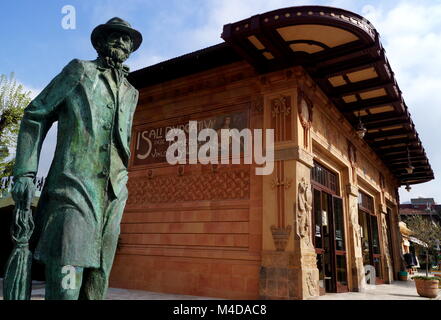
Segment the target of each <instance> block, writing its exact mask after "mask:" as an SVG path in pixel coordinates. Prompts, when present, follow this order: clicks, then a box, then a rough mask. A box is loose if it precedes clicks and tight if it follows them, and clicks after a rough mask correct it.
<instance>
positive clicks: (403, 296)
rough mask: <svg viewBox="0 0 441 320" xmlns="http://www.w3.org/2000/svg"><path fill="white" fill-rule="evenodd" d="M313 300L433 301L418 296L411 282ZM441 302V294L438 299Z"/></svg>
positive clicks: (379, 286)
mask: <svg viewBox="0 0 441 320" xmlns="http://www.w3.org/2000/svg"><path fill="white" fill-rule="evenodd" d="M311 300H432V299H429V298H423V297H420V296H419V295H418V293H417V292H416V288H415V283H414V282H413V281H412V280H409V281H395V282H394V283H393V284H382V285H377V286H375V287H374V288H369V289H367V290H366V292H364V293H361V292H347V293H327V294H326V295H324V296H321V297H318V298H314V299H311ZM433 300H441V294H440V295H438V297H437V298H436V299H433Z"/></svg>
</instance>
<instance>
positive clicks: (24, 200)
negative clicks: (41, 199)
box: [11, 177, 35, 210]
mask: <svg viewBox="0 0 441 320" xmlns="http://www.w3.org/2000/svg"><path fill="white" fill-rule="evenodd" d="M34 193H35V184H34V179H33V178H32V177H18V178H17V179H15V180H14V186H13V187H12V190H11V194H12V199H14V202H15V205H16V206H18V208H19V209H22V210H25V209H29V208H30V207H31V202H32V198H33V196H34Z"/></svg>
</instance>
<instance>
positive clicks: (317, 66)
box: [130, 6, 434, 185]
mask: <svg viewBox="0 0 441 320" xmlns="http://www.w3.org/2000/svg"><path fill="white" fill-rule="evenodd" d="M222 38H223V39H224V40H225V43H224V44H220V45H217V46H213V47H210V48H207V49H203V50H201V51H197V52H194V53H191V54H188V55H184V56H182V57H178V58H175V59H172V60H169V61H165V62H163V63H160V64H157V65H155V66H151V67H148V68H145V69H142V70H138V71H136V72H134V73H132V74H131V77H130V80H131V81H132V83H134V85H135V86H136V87H138V88H141V87H145V86H148V85H153V84H156V83H160V82H164V81H167V80H172V79H174V78H178V77H182V76H186V75H190V74H194V73H196V72H200V71H205V70H209V69H211V68H215V67H218V66H221V65H226V64H228V63H232V62H235V61H240V60H244V59H245V60H246V61H248V62H249V63H250V64H251V65H252V66H254V68H255V69H256V70H257V71H258V72H260V73H266V72H271V71H276V70H280V69H283V68H287V67H292V66H296V65H301V66H303V67H304V68H305V69H306V70H307V71H308V73H309V74H310V76H311V77H312V78H313V79H314V80H315V81H316V82H317V84H318V85H319V86H320V87H321V89H322V90H323V91H324V92H325V93H326V94H327V95H328V97H329V98H330V99H331V100H332V101H333V103H334V104H335V105H336V106H337V107H338V108H339V110H340V111H341V112H342V113H343V114H344V115H345V117H346V119H347V120H348V121H349V122H350V123H352V125H353V126H354V128H355V127H356V126H357V124H358V118H359V117H360V118H361V121H362V122H363V124H364V126H365V127H366V128H367V130H368V131H367V133H366V136H365V138H364V139H365V140H366V142H367V143H368V144H369V145H370V146H371V147H372V148H373V150H374V151H375V152H376V153H377V154H378V156H379V157H380V158H381V159H382V160H383V161H384V163H385V164H386V165H387V166H388V167H389V168H390V170H391V171H392V173H393V174H394V175H395V177H396V178H397V179H398V180H399V181H400V182H401V184H403V185H404V184H406V183H409V184H416V183H422V182H427V181H430V180H432V179H433V178H434V174H433V171H432V169H431V166H430V164H429V161H428V158H427V156H426V152H425V150H424V148H423V146H422V143H421V141H420V139H419V137H418V133H417V132H416V130H415V125H414V123H413V122H412V119H411V117H410V113H409V111H408V108H407V106H406V103H405V102H404V100H403V98H402V95H401V91H400V89H399V86H398V84H397V82H396V80H395V77H394V73H393V72H392V70H391V67H390V65H389V62H388V60H387V58H386V55H385V50H384V49H383V47H382V46H381V43H380V41H379V35H378V32H377V31H376V30H375V28H374V27H373V26H372V24H371V23H370V22H368V21H367V20H366V19H364V18H363V17H361V16H359V15H357V14H355V13H352V12H349V11H346V10H342V9H337V8H330V7H322V6H302V7H291V8H285V9H280V10H276V11H272V12H268V13H264V14H260V15H255V16H253V17H251V18H249V19H245V20H242V21H239V22H235V23H232V24H227V25H225V26H224V30H223V34H222ZM408 154H409V155H410V159H411V164H412V166H413V167H414V168H415V169H414V170H413V173H412V174H408V173H407V170H406V167H408Z"/></svg>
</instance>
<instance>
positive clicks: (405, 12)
mask: <svg viewBox="0 0 441 320" xmlns="http://www.w3.org/2000/svg"><path fill="white" fill-rule="evenodd" d="M363 11H364V12H365V14H366V18H368V19H369V20H370V21H371V22H372V23H373V24H374V26H375V27H376V29H377V30H378V31H379V33H380V35H381V40H382V43H383V46H384V47H385V49H386V51H387V52H386V54H387V57H388V59H389V61H390V64H391V66H392V69H393V70H394V72H395V77H396V78H397V82H398V84H399V86H400V89H401V90H402V91H403V96H404V99H405V101H406V103H407V105H408V107H409V110H410V112H411V114H412V119H413V121H414V123H415V125H416V128H417V131H418V133H419V135H420V138H421V140H422V142H423V146H424V147H425V149H426V153H427V155H428V157H429V160H430V163H431V165H432V168H433V170H434V172H435V176H436V177H437V176H438V175H439V173H441V149H440V148H439V147H438V144H439V139H438V132H439V127H440V124H441V96H440V93H441V77H440V74H441V59H440V58H439V53H440V52H441V3H439V2H435V3H434V2H432V3H430V4H427V2H424V3H421V2H411V1H401V2H400V3H398V4H397V5H396V6H395V7H394V8H392V9H391V10H389V11H385V10H384V8H382V7H381V6H378V7H373V6H366V7H365V8H364V10H363ZM439 190H441V183H440V180H434V181H432V182H429V183H425V184H421V185H415V186H412V191H411V192H410V193H407V192H406V191H404V190H401V191H400V195H401V200H402V201H407V200H409V199H410V198H414V197H418V196H423V197H434V198H436V199H438V201H440V202H441V192H440V191H439Z"/></svg>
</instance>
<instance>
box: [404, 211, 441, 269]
mask: <svg viewBox="0 0 441 320" xmlns="http://www.w3.org/2000/svg"><path fill="white" fill-rule="evenodd" d="M406 224H407V227H408V228H409V229H410V230H412V234H413V236H415V237H416V238H418V239H419V240H421V241H423V242H425V243H426V244H427V248H425V249H426V257H427V259H428V256H429V252H431V253H432V254H437V253H436V252H435V251H436V250H435V248H436V247H437V246H438V245H439V243H440V241H441V226H440V225H439V224H438V223H436V222H435V221H433V220H432V219H431V218H430V217H428V216H421V215H413V216H410V217H409V218H407V219H406ZM426 265H427V266H426V275H428V267H429V261H428V260H427V261H426Z"/></svg>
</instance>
